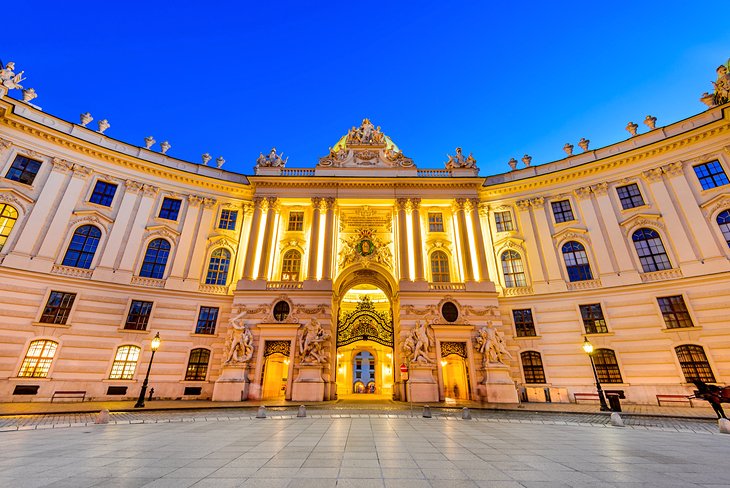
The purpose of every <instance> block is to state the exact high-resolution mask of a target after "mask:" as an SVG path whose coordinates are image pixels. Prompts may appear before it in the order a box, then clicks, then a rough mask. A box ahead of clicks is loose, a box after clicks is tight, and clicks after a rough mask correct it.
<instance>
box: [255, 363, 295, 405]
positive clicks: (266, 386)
mask: <svg viewBox="0 0 730 488" xmlns="http://www.w3.org/2000/svg"><path fill="white" fill-rule="evenodd" d="M288 376H289V358H288V357H286V356H284V355H283V354H279V353H276V354H272V355H270V356H269V357H267V358H266V362H265V363H264V375H263V385H262V389H261V390H262V391H261V394H262V399H264V400H277V399H281V400H283V399H284V397H285V396H286V383H287V379H288Z"/></svg>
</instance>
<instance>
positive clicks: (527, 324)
mask: <svg viewBox="0 0 730 488" xmlns="http://www.w3.org/2000/svg"><path fill="white" fill-rule="evenodd" d="M512 318H513V319H514V321H515V333H516V334H517V337H535V336H536V335H537V332H535V321H534V320H533V319H532V309H529V308H521V309H515V310H512Z"/></svg>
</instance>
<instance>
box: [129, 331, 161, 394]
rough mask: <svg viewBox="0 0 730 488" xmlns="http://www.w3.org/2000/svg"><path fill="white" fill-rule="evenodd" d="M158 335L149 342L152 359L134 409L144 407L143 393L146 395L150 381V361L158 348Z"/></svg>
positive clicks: (150, 364) (153, 358)
mask: <svg viewBox="0 0 730 488" xmlns="http://www.w3.org/2000/svg"><path fill="white" fill-rule="evenodd" d="M160 342H162V341H161V340H160V333H159V332H158V333H157V334H155V337H153V338H152V341H151V342H150V349H152V357H151V358H150V363H149V364H148V365H147V374H146V375H145V377H144V382H143V383H142V389H141V390H140V391H139V398H138V399H137V403H135V404H134V408H143V407H144V396H145V393H147V383H148V382H149V379H150V370H151V369H152V361H154V360H155V353H156V352H157V349H159V348H160Z"/></svg>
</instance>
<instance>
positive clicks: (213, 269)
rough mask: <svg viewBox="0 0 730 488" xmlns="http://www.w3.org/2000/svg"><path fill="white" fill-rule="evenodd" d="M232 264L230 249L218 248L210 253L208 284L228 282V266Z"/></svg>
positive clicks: (206, 282)
mask: <svg viewBox="0 0 730 488" xmlns="http://www.w3.org/2000/svg"><path fill="white" fill-rule="evenodd" d="M230 264H231V253H230V251H229V250H228V249H223V248H220V249H216V250H215V251H213V254H211V255H210V263H209V264H208V276H206V278H205V284H206V285H225V284H226V283H227V282H228V267H229V266H230Z"/></svg>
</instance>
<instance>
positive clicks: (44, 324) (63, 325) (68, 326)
mask: <svg viewBox="0 0 730 488" xmlns="http://www.w3.org/2000/svg"><path fill="white" fill-rule="evenodd" d="M30 325H32V326H34V327H56V328H59V329H69V328H71V324H49V323H46V322H33V323H32V324H30Z"/></svg>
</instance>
